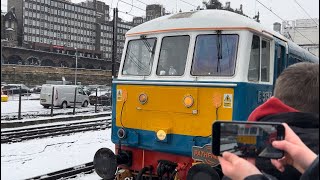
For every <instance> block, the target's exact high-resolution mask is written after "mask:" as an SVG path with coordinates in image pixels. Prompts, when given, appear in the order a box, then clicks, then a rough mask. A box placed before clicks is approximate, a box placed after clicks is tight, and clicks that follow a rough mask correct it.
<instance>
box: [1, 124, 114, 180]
mask: <svg viewBox="0 0 320 180" xmlns="http://www.w3.org/2000/svg"><path fill="white" fill-rule="evenodd" d="M102 147H107V148H110V149H112V150H113V149H114V144H113V143H112V142H111V129H107V130H103V131H90V132H84V133H76V134H72V135H69V136H60V137H54V138H43V139H36V140H30V141H24V142H19V143H13V144H1V179H4V180H18V179H26V178H31V177H34V176H39V175H42V174H46V173H50V172H53V171H58V170H61V169H65V168H69V167H73V166H76V165H81V164H84V163H88V162H90V161H92V160H93V157H94V154H95V152H96V151H97V150H98V149H100V148H102ZM90 177H91V178H90ZM78 178H80V179H81V180H87V178H90V179H91V180H95V179H101V178H99V177H98V176H97V175H96V174H95V173H93V174H90V175H86V176H83V177H81V176H80V177H78Z"/></svg>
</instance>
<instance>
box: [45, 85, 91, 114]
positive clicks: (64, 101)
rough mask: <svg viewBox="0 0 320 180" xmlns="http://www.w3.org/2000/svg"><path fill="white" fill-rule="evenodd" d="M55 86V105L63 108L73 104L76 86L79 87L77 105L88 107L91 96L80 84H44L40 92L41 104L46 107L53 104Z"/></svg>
mask: <svg viewBox="0 0 320 180" xmlns="http://www.w3.org/2000/svg"><path fill="white" fill-rule="evenodd" d="M53 88H54V92H53V96H54V97H53V106H58V107H61V108H67V107H70V106H73V105H74V95H75V94H74V93H75V88H78V89H77V96H76V98H77V99H76V106H82V107H87V106H88V104H89V97H88V95H87V94H86V93H85V92H84V91H83V88H81V87H80V86H76V85H52V84H44V85H42V88H41V93H40V104H41V105H42V106H43V107H44V108H49V107H50V106H51V102H52V89H53Z"/></svg>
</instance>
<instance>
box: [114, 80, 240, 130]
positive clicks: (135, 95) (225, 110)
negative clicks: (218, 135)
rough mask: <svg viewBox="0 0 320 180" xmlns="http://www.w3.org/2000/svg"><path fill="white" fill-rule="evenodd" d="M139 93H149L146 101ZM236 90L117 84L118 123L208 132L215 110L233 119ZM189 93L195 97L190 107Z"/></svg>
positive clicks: (139, 126) (150, 127)
mask: <svg viewBox="0 0 320 180" xmlns="http://www.w3.org/2000/svg"><path fill="white" fill-rule="evenodd" d="M140 94H146V95H147V97H148V100H147V102H146V103H145V104H141V103H140V102H139V95H140ZM233 94H234V91H233V89H232V88H210V87H203V88H202V87H181V86H143V85H118V86H117V106H116V107H117V116H116V125H117V126H119V127H121V126H124V127H126V128H133V129H141V130H148V131H155V132H156V131H158V130H164V131H166V133H168V134H180V135H191V136H209V135H210V134H211V126H212V123H213V122H214V121H215V120H217V117H216V114H218V119H219V120H231V119H232V110H233V107H232V106H233ZM186 96H192V97H193V99H194V103H193V105H192V106H191V107H190V108H187V107H186V106H185V105H184V101H183V100H184V98H185V97H186ZM216 109H218V110H217V112H216ZM121 111H122V113H121Z"/></svg>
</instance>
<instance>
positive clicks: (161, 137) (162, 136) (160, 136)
mask: <svg viewBox="0 0 320 180" xmlns="http://www.w3.org/2000/svg"><path fill="white" fill-rule="evenodd" d="M166 137H167V133H166V132H165V131H164V130H159V131H158V132H157V138H158V139H159V140H160V141H163V140H165V139H166Z"/></svg>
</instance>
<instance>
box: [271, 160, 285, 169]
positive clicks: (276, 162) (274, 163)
mask: <svg viewBox="0 0 320 180" xmlns="http://www.w3.org/2000/svg"><path fill="white" fill-rule="evenodd" d="M271 163H272V164H273V166H274V167H276V168H277V169H278V170H279V171H280V172H283V171H284V166H283V164H282V163H281V162H280V161H278V160H277V159H271Z"/></svg>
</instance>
